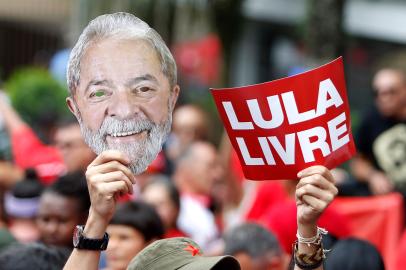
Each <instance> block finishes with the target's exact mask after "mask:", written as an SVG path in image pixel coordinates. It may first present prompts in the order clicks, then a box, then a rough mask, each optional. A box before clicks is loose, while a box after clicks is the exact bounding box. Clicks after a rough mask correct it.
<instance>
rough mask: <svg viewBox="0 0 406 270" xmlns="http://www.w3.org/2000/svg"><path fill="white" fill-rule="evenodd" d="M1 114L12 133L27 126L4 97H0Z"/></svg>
mask: <svg viewBox="0 0 406 270" xmlns="http://www.w3.org/2000/svg"><path fill="white" fill-rule="evenodd" d="M0 114H1V115H2V117H3V120H4V124H5V126H6V128H7V130H8V132H9V133H10V134H11V133H13V132H16V131H19V130H20V129H23V128H25V127H26V126H27V124H26V123H25V122H24V121H23V120H22V119H21V117H20V116H19V115H18V113H17V112H16V111H15V110H14V109H13V108H12V107H11V105H10V104H8V102H6V101H5V100H4V99H3V98H2V97H0Z"/></svg>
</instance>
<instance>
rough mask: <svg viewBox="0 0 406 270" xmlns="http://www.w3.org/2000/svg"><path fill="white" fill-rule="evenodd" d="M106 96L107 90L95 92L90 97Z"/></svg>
mask: <svg viewBox="0 0 406 270" xmlns="http://www.w3.org/2000/svg"><path fill="white" fill-rule="evenodd" d="M105 95H106V91H105V90H96V91H94V92H92V93H91V94H90V97H91V98H93V97H104V96H105Z"/></svg>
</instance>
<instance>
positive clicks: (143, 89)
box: [139, 86, 152, 93]
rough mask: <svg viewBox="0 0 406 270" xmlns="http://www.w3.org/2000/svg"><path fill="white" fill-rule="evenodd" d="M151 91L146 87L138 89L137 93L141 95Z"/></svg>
mask: <svg viewBox="0 0 406 270" xmlns="http://www.w3.org/2000/svg"><path fill="white" fill-rule="evenodd" d="M151 90H152V89H151V88H150V87H148V86H143V87H140V88H139V91H140V92H141V93H146V92H148V91H151Z"/></svg>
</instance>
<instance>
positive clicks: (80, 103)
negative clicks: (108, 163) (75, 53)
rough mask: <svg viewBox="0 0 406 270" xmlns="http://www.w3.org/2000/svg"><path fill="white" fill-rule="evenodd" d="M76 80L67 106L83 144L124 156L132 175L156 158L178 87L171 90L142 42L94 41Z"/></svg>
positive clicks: (154, 59)
mask: <svg viewBox="0 0 406 270" xmlns="http://www.w3.org/2000/svg"><path fill="white" fill-rule="evenodd" d="M80 68H81V74H80V83H79V85H78V87H77V89H76V92H75V95H74V97H73V99H71V98H68V105H69V107H70V108H71V110H72V111H73V112H74V114H75V115H76V117H77V118H78V119H79V123H80V125H81V128H82V132H83V135H84V138H85V141H86V142H87V144H88V145H89V146H90V147H91V148H92V149H93V150H94V151H95V152H96V153H97V154H100V153H101V152H102V151H104V150H107V149H116V150H119V151H121V152H123V153H124V154H126V155H127V156H128V157H129V158H130V160H131V165H130V168H131V169H132V171H133V172H134V173H136V174H139V173H141V172H142V171H144V170H145V169H146V167H147V166H148V165H149V163H150V162H151V161H152V160H153V159H154V158H155V157H156V155H157V154H158V152H159V151H160V149H161V147H162V143H163V141H164V139H165V138H166V136H167V134H168V133H169V131H170V126H171V119H172V118H171V113H172V109H173V107H174V105H175V102H176V99H177V96H178V93H179V88H178V87H177V86H175V87H174V88H173V89H170V88H171V87H170V84H169V80H168V78H167V77H166V76H165V75H164V74H163V72H162V69H161V63H160V61H159V58H158V55H157V53H156V52H155V51H154V49H153V48H152V47H151V45H150V44H149V43H148V42H147V41H143V40H129V39H128V40H125V39H124V40H123V39H117V38H109V39H105V40H100V41H97V42H93V43H92V44H91V45H90V46H89V47H88V48H87V50H86V51H85V53H84V55H83V57H82V61H81V65H80Z"/></svg>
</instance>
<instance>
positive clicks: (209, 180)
mask: <svg viewBox="0 0 406 270" xmlns="http://www.w3.org/2000/svg"><path fill="white" fill-rule="evenodd" d="M192 156H193V157H192V158H191V160H190V161H189V162H190V164H189V166H188V167H187V168H186V169H187V170H188V174H189V177H188V178H189V179H190V181H191V184H192V185H193V189H194V190H195V192H196V193H199V194H202V195H209V194H211V192H212V188H213V185H214V183H215V181H217V180H219V179H221V177H222V175H223V169H222V167H221V166H220V163H219V161H218V156H217V151H216V149H215V148H214V146H211V145H209V144H206V143H196V144H195V145H193V146H192Z"/></svg>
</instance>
